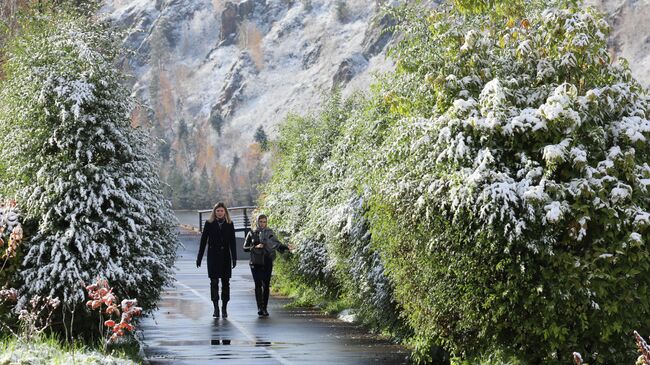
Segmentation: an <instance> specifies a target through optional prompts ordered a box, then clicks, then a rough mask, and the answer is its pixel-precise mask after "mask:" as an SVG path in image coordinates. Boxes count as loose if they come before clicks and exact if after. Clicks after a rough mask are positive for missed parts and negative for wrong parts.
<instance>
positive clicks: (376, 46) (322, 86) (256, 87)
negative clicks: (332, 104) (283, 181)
mask: <svg viewBox="0 0 650 365" xmlns="http://www.w3.org/2000/svg"><path fill="white" fill-rule="evenodd" d="M381 2H382V1H373V2H370V1H367V0H348V1H324V0H302V1H290V0H244V1H220V0H157V1H151V0H136V1H134V0H107V1H106V3H105V6H104V8H103V12H104V13H105V14H106V15H107V16H108V17H110V18H111V19H112V20H113V21H114V23H115V24H116V25H118V26H120V27H123V28H124V29H126V30H127V34H128V35H127V37H126V39H125V44H126V45H127V46H128V48H129V49H132V50H133V51H134V54H133V55H132V56H131V57H130V58H129V60H128V64H125V67H126V68H127V70H128V72H129V73H131V74H132V75H134V77H135V80H134V85H133V90H134V93H135V94H136V95H137V96H138V97H139V98H140V99H141V100H143V101H144V102H145V104H146V106H149V107H150V108H146V107H143V108H141V109H140V110H139V111H138V113H136V115H135V121H136V123H141V124H142V123H145V122H147V121H151V122H153V125H154V126H155V128H154V131H155V134H156V135H157V136H158V137H160V139H161V144H160V146H159V151H160V156H161V158H162V160H163V164H164V167H165V168H164V169H163V172H164V173H165V174H166V175H167V176H166V177H167V178H168V180H169V182H170V184H171V185H172V187H174V188H175V189H176V190H177V191H178V190H179V189H181V190H183V189H184V190H186V191H187V194H185V195H186V196H185V198H184V199H190V196H189V195H192V194H191V193H190V192H191V191H192V190H193V189H196V188H197V186H196V185H197V184H200V185H201V187H200V188H199V190H206V189H212V191H211V192H210V193H209V194H210V195H211V196H210V197H207V198H205V199H204V200H206V202H203V201H201V202H196V203H195V204H194V205H196V204H199V205H204V204H205V203H207V202H209V201H211V200H214V199H216V197H215V195H218V196H221V197H225V199H226V200H230V201H231V202H233V203H234V202H236V203H250V202H251V200H253V199H254V198H255V195H256V194H255V192H254V191H252V190H251V189H247V190H246V191H239V190H238V188H241V187H248V186H249V185H251V184H252V185H255V184H256V183H257V181H258V180H259V179H263V178H264V176H263V174H260V173H259V172H260V171H262V170H264V169H263V168H261V166H263V165H264V157H263V156H264V154H263V153H261V151H260V150H259V149H260V146H259V144H257V143H254V141H255V134H256V132H257V136H258V141H259V140H260V136H261V138H263V137H264V135H265V134H269V135H272V134H273V132H274V126H275V125H277V123H278V122H279V121H280V120H282V119H283V118H284V117H285V116H286V114H287V113H289V112H296V113H304V112H306V111H308V110H310V109H314V108H315V106H317V105H318V103H319V101H320V100H321V97H322V95H323V93H327V92H329V91H330V90H331V89H332V88H333V86H335V85H338V86H341V87H342V88H343V89H344V90H345V92H349V91H350V90H353V89H363V88H365V87H367V85H368V84H369V83H370V80H371V73H372V72H373V71H377V70H383V69H386V68H387V67H389V66H388V64H387V62H386V61H385V57H384V54H383V52H384V49H385V45H386V43H387V41H388V40H389V38H390V35H389V34H383V33H382V29H383V28H384V27H385V26H386V25H387V22H386V21H385V20H383V21H382V19H378V18H377V17H376V16H375V15H376V14H377V13H378V10H379V7H380V3H381ZM260 127H261V128H262V131H260V130H259V128H260ZM251 171H252V173H251ZM177 175H178V176H177ZM202 175H203V178H202ZM202 179H203V183H201V180H202ZM188 180H192V181H193V182H192V183H188ZM206 181H207V182H208V184H210V185H212V184H213V182H214V184H216V186H214V187H211V188H207V187H205V186H204V184H205V182H206ZM181 185H184V186H181ZM188 194H189V195H188ZM181 200H182V199H177V202H176V203H178V204H177V205H182V203H183V202H182V201H181ZM190 200H191V199H190ZM190 205H192V204H190Z"/></svg>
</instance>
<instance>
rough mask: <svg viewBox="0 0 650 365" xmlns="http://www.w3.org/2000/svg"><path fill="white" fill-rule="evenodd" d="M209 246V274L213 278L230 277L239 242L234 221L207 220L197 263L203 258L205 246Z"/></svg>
mask: <svg viewBox="0 0 650 365" xmlns="http://www.w3.org/2000/svg"><path fill="white" fill-rule="evenodd" d="M206 245H207V246H208V276H209V277H210V278H211V279H216V278H230V277H231V276H232V266H231V263H234V262H235V261H237V243H236V240H235V226H234V224H232V223H227V222H223V223H222V224H221V227H219V222H218V221H217V220H215V221H214V222H212V223H210V222H205V225H204V226H203V234H202V235H201V247H200V248H199V254H198V256H197V258H196V260H197V263H200V262H201V259H203V253H204V252H205V246H206Z"/></svg>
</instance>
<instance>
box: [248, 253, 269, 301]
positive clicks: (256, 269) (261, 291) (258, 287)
mask: <svg viewBox="0 0 650 365" xmlns="http://www.w3.org/2000/svg"><path fill="white" fill-rule="evenodd" d="M251 273H252V274H253V280H255V300H256V301H257V308H258V310H259V309H266V306H267V305H268V304H269V295H270V293H271V290H270V286H271V274H272V273H273V262H269V263H268V264H266V266H251Z"/></svg>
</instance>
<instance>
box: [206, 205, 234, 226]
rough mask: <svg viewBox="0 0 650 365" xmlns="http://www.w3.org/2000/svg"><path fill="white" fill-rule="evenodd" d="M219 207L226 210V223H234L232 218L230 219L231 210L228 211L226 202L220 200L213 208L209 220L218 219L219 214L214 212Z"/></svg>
mask: <svg viewBox="0 0 650 365" xmlns="http://www.w3.org/2000/svg"><path fill="white" fill-rule="evenodd" d="M217 208H223V209H224V210H225V211H226V223H228V224H230V223H232V219H230V212H229V211H228V208H227V207H226V204H224V203H223V202H218V203H217V204H215V205H214V208H212V212H210V217H209V218H208V222H210V223H212V222H214V221H215V220H216V219H217V215H216V214H214V212H215V211H216V210H217Z"/></svg>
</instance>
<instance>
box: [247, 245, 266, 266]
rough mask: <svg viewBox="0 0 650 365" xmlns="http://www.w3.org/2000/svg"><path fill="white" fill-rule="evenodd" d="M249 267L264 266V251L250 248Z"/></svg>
mask: <svg viewBox="0 0 650 365" xmlns="http://www.w3.org/2000/svg"><path fill="white" fill-rule="evenodd" d="M250 264H251V266H266V249H264V248H255V247H253V248H251V261H250Z"/></svg>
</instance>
